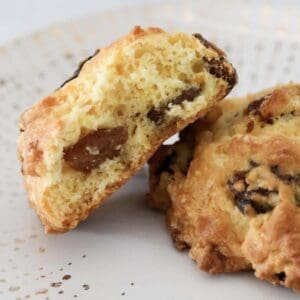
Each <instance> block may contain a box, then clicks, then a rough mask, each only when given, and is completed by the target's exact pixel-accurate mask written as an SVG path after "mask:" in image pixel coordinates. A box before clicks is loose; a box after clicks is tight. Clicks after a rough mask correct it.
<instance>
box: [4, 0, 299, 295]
mask: <svg viewBox="0 0 300 300" xmlns="http://www.w3.org/2000/svg"><path fill="white" fill-rule="evenodd" d="M211 3H212V2H211V1H208V0H207V1H206V0H201V1H199V0H198V1H195V2H189V1H184V2H179V3H178V2H176V3H173V4H172V3H171V4H162V5H152V6H139V7H133V8H131V9H130V10H129V9H120V10H116V11H113V12H109V13H106V14H95V15H93V16H88V17H84V18H81V19H78V20H74V21H72V22H68V23H64V24H58V25H56V26H52V27H51V28H48V29H47V30H44V31H41V32H38V33H34V34H32V35H30V36H28V37H26V38H23V39H19V40H15V41H13V42H11V43H9V44H7V45H5V46H4V47H2V48H0V66H1V68H0V126H1V130H0V155H1V160H0V163H1V175H2V176H1V180H0V197H1V210H0V220H1V228H0V299H5V300H8V299H76V298H77V299H105V300H106V299H113V300H114V299H135V300H138V299H146V300H147V299H163V300H164V299H167V300H169V299H174V300H177V299H189V300H193V299H195V300H196V299H201V298H202V299H231V300H234V299H239V300H240V299H244V300H247V299H249V300H250V299H251V300H252V299H274V300H276V299H299V296H298V295H296V294H294V293H292V292H291V291H289V290H287V289H284V288H280V287H272V286H271V285H270V284H269V283H266V282H262V281H259V280H256V279H255V278H254V276H253V275H252V274H251V273H238V274H227V275H220V276H215V277H213V276H210V275H207V274H205V273H203V272H201V271H199V270H198V269H197V267H196V265H195V264H194V263H193V262H192V260H190V258H189V257H188V255H187V254H186V253H179V252H177V251H176V250H175V249H174V247H173V245H172V242H171V240H170V237H169V234H168V232H167V230H166V228H165V224H164V216H163V215H161V214H158V213H155V212H153V211H151V210H149V209H148V208H147V207H146V205H145V201H144V195H145V193H146V191H147V170H146V168H145V169H143V170H141V171H140V172H139V173H138V174H137V175H136V176H135V177H134V178H132V179H131V180H130V181H129V182H128V183H127V184H126V185H125V186H124V187H123V188H121V190H119V191H118V192H117V193H116V194H115V195H113V196H112V197H111V199H110V200H109V201H107V202H106V203H105V204H104V205H103V207H102V208H100V209H98V210H97V211H96V212H95V213H94V214H93V215H92V216H91V217H90V218H89V219H88V220H87V221H85V222H84V223H82V224H81V225H80V226H79V227H78V228H77V229H76V230H74V231H72V232H69V233H67V234H64V235H48V236H47V235H45V234H44V232H43V229H42V226H41V225H40V223H39V220H38V219H37V217H36V215H35V213H34V212H33V211H32V210H31V209H30V208H29V205H28V204H27V201H26V195H25V192H24V190H23V187H22V181H21V177H20V165H19V163H18V161H17V156H16V143H15V140H16V138H17V135H18V129H17V125H16V124H17V120H18V117H19V115H20V113H21V112H22V111H23V110H24V109H26V108H27V107H29V106H30V105H32V104H33V103H34V102H36V101H37V100H38V99H39V98H41V97H42V96H45V95H47V94H48V93H50V92H51V91H52V90H53V89H55V88H56V87H58V86H59V85H60V84H61V83H62V82H63V81H64V80H65V78H67V77H68V76H69V75H70V74H71V73H72V71H73V70H74V69H75V68H76V65H77V63H78V61H80V60H82V59H83V58H85V57H86V56H88V55H90V54H91V53H93V52H94V50H95V49H96V48H101V47H102V46H104V45H106V44H107V43H109V42H111V41H113V40H115V39H116V37H118V36H120V35H122V34H124V33H126V32H127V31H129V30H130V29H131V28H132V27H133V26H134V25H135V24H140V25H142V26H161V27H163V28H165V29H166V30H171V31H185V32H201V33H202V34H203V35H204V36H206V37H207V38H208V39H210V40H213V41H215V42H216V43H217V44H218V45H219V46H220V47H221V48H223V49H224V50H225V51H226V52H227V53H228V56H229V58H230V59H231V60H232V62H233V64H234V65H235V66H236V68H237V70H238V74H239V84H238V86H237V87H236V88H235V90H234V92H233V93H232V95H234V96H236V95H244V94H246V93H247V92H250V91H251V92H254V91H257V90H259V89H263V88H267V87H270V86H272V85H275V84H277V83H285V82H288V81H290V80H293V81H298V82H300V68H299V65H300V55H299V50H300V32H299V31H300V21H299V9H300V6H299V4H297V3H296V1H284V6H283V5H282V4H283V1H282V2H280V1H273V2H272V6H271V2H270V1H238V0H227V1H216V2H214V7H212V4H211ZM297 5H298V6H297ZM297 14H298V15H297ZM65 275H70V276H71V277H70V278H69V276H65Z"/></svg>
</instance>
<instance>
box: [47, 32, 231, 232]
mask: <svg viewBox="0 0 300 300" xmlns="http://www.w3.org/2000/svg"><path fill="white" fill-rule="evenodd" d="M104 51H109V50H106V49H105V50H104ZM203 57H206V58H212V57H218V55H217V54H216V52H215V51H212V50H211V49H209V48H207V47H205V46H203V45H202V44H201V43H200V42H199V40H197V39H196V38H195V37H193V36H192V35H191V36H187V35H184V34H175V35H168V34H164V33H163V34H157V35H151V36H149V37H148V36H145V37H144V38H143V39H137V40H136V41H134V42H132V43H129V44H125V45H124V46H123V47H120V48H117V47H116V48H115V49H114V50H113V51H111V53H110V55H108V56H107V58H106V59H105V60H103V61H101V64H100V63H99V64H98V65H97V66H95V65H93V67H90V66H89V65H88V64H89V63H91V64H92V63H94V64H97V61H95V62H93V60H92V61H91V62H89V63H88V64H87V66H86V70H85V69H83V70H82V74H81V76H79V77H78V78H76V79H74V80H72V81H70V82H69V83H67V84H68V89H64V88H62V89H60V90H58V91H57V92H56V93H55V94H54V97H57V98H59V99H64V101H61V102H60V103H59V105H57V107H56V108H55V109H54V112H53V113H54V114H57V116H58V117H59V118H60V119H61V120H62V123H63V124H64V126H63V129H62V130H61V132H60V134H59V136H56V137H55V139H53V143H52V144H49V145H50V146H49V149H46V151H45V152H44V163H45V166H44V167H45V168H46V176H45V177H44V179H43V187H44V195H43V198H44V201H46V202H49V203H51V204H50V205H48V207H49V210H51V214H52V215H53V217H54V218H55V219H60V220H67V219H68V217H69V216H71V215H73V216H74V214H75V215H76V214H77V215H78V216H80V214H81V212H82V211H86V210H88V209H89V208H91V207H93V206H95V205H96V206H97V205H99V204H100V203H99V198H101V197H102V196H101V194H102V193H103V191H105V189H106V188H107V187H108V186H110V185H113V184H114V183H116V182H118V181H119V179H120V178H124V177H126V172H128V170H129V169H130V168H132V167H133V168H136V167H137V166H138V164H139V162H140V160H141V158H142V157H144V156H145V155H148V153H149V152H150V151H151V149H152V148H153V145H154V144H157V143H159V142H161V139H162V138H164V137H165V134H166V133H167V132H168V130H169V128H170V126H174V124H176V121H177V120H179V119H183V120H188V119H190V118H193V117H194V116H195V115H197V114H199V112H200V111H201V110H203V111H204V110H206V109H207V108H208V107H210V106H212V105H213V104H214V103H215V102H216V101H217V98H218V97H219V96H218V93H219V92H220V91H221V90H223V91H224V90H226V89H227V87H228V83H227V82H226V81H225V80H223V79H222V78H217V77H215V76H213V75H212V74H210V73H209V71H208V69H207V68H205V67H204V64H205V62H204V61H203ZM224 64H225V62H224ZM89 67H90V68H89ZM195 87H196V88H199V89H200V93H199V95H198V96H196V97H195V98H194V99H193V101H183V102H182V103H180V104H177V105H172V104H169V105H168V103H169V102H170V101H172V99H175V98H176V97H178V96H180V95H181V93H182V92H183V91H185V90H188V89H191V88H195ZM70 89H72V90H73V92H72V93H70V92H69V91H70ZM224 93H225V92H224ZM160 107H163V108H164V109H165V112H164V116H163V123H162V124H159V125H158V124H156V123H155V122H154V121H152V120H150V119H149V117H147V113H148V112H149V110H151V109H152V108H158V109H159V108H160ZM166 107H167V109H166ZM118 126H123V127H125V128H127V130H128V139H127V142H126V143H125V144H124V145H123V146H122V149H121V151H120V154H119V155H118V156H116V157H114V158H112V159H107V160H106V161H104V162H103V163H101V164H100V165H99V166H98V167H97V168H94V169H93V170H91V171H90V172H81V171H78V170H74V169H73V168H72V167H70V166H69V165H68V164H67V163H66V162H65V161H64V151H65V149H66V148H67V147H70V146H71V145H74V144H75V143H76V142H77V141H78V140H79V139H80V138H81V137H82V136H84V135H85V134H87V133H89V132H92V131H95V130H97V129H99V128H114V127H118ZM78 219H80V217H78ZM73 225H74V226H75V225H76V220H74V224H73ZM73 225H69V226H71V227H72V226H73Z"/></svg>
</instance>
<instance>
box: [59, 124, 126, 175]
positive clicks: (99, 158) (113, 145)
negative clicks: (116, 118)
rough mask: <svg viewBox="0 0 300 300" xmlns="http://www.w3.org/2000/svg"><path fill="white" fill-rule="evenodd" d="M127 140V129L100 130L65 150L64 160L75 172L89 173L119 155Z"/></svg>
mask: <svg viewBox="0 0 300 300" xmlns="http://www.w3.org/2000/svg"><path fill="white" fill-rule="evenodd" d="M127 139H128V132H127V129H126V128H125V127H122V126H119V127H115V128H100V129H98V130H95V131H92V132H90V133H88V134H87V135H86V136H84V137H83V138H81V139H80V140H79V141H78V142H77V143H76V144H75V145H73V146H70V147H68V148H67V149H65V150H64V160H65V161H66V162H67V164H68V165H70V166H71V167H72V168H73V169H75V170H78V171H82V172H89V171H91V170H92V169H95V168H97V167H98V166H99V165H100V164H101V163H103V162H104V161H106V160H107V159H112V158H114V157H116V156H117V155H119V153H120V151H121V150H122V146H123V145H124V144H125V143H126V141H127Z"/></svg>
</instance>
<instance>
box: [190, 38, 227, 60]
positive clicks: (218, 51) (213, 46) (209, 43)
mask: <svg viewBox="0 0 300 300" xmlns="http://www.w3.org/2000/svg"><path fill="white" fill-rule="evenodd" d="M193 36H194V37H195V38H196V39H198V40H199V41H200V42H201V43H202V44H203V45H204V46H205V47H206V48H211V49H213V50H215V51H216V52H217V53H218V54H219V55H221V56H225V53H224V52H223V51H222V50H221V49H220V48H218V47H217V46H216V45H215V44H214V43H212V42H210V41H208V40H207V39H206V38H204V37H203V35H202V34H200V33H194V34H193Z"/></svg>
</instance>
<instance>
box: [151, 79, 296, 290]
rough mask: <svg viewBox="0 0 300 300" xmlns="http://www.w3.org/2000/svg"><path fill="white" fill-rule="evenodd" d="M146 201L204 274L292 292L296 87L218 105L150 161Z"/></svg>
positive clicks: (291, 86)
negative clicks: (240, 276)
mask: <svg viewBox="0 0 300 300" xmlns="http://www.w3.org/2000/svg"><path fill="white" fill-rule="evenodd" d="M150 190H151V193H150V195H149V198H148V200H149V204H150V205H151V206H152V207H154V208H157V209H161V210H164V211H166V213H167V223H168V226H169V228H170V231H171V235H172V237H173V240H174V242H175V245H176V246H177V248H178V249H185V248H189V249H190V256H191V257H192V258H193V259H194V260H195V261H196V262H197V264H198V265H199V267H200V268H201V269H202V270H204V271H207V272H210V273H213V274H215V273H220V272H234V271H238V270H244V269H253V270H254V271H255V275H256V276H257V277H258V278H260V279H265V280H268V281H270V282H271V283H273V284H281V285H283V286H285V287H289V288H292V289H294V290H295V291H298V292H299V291H300V85H297V84H288V85H284V86H278V87H276V88H275V89H272V90H268V91H264V92H262V93H259V94H255V95H250V96H248V97H246V98H243V99H234V100H224V101H222V102H221V103H220V104H219V105H218V106H217V107H216V108H215V109H214V110H213V111H211V112H210V113H209V114H208V115H207V116H206V117H205V118H203V119H200V120H198V121H197V122H195V123H194V124H192V125H190V126H189V127H187V128H186V129H185V130H184V131H183V132H182V133H181V137H180V141H179V142H177V143H176V144H174V145H168V146H162V147H161V148H160V149H159V150H158V151H157V153H156V154H155V155H154V156H153V157H152V159H151V160H150Z"/></svg>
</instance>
